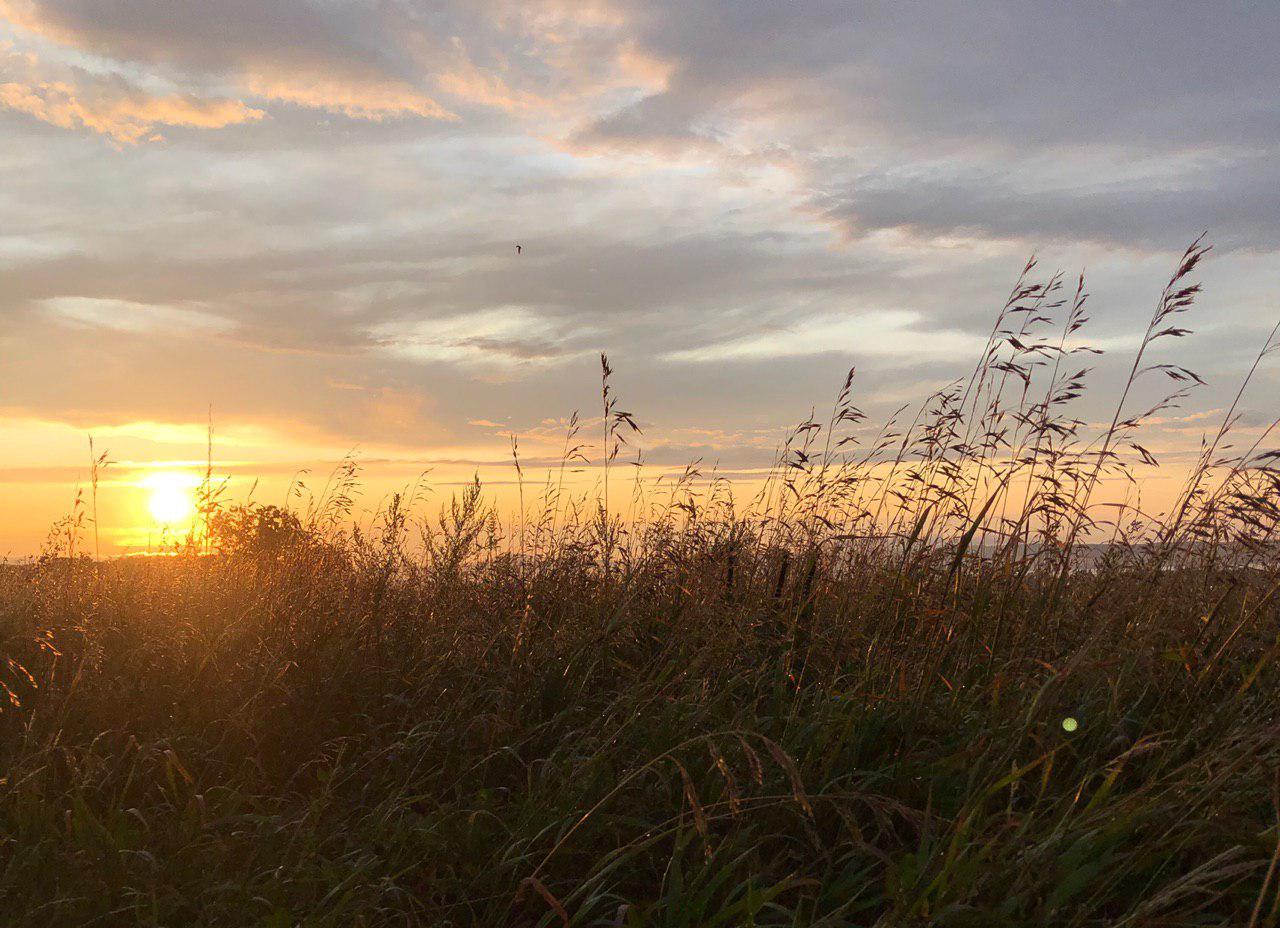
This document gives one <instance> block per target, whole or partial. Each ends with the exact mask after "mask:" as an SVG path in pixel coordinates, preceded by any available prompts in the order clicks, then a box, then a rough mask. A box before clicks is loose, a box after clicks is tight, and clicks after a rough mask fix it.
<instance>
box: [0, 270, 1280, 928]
mask: <svg viewBox="0 0 1280 928" xmlns="http://www.w3.org/2000/svg"><path fill="white" fill-rule="evenodd" d="M1202 255H1203V250H1202V249H1201V248H1200V247H1199V245H1196V246H1193V247H1192V248H1191V249H1189V250H1188V252H1187V254H1186V256H1184V259H1183V261H1182V262H1181V264H1180V266H1179V267H1178V269H1177V272H1176V274H1175V276H1174V278H1173V280H1172V282H1171V283H1170V285H1169V287H1168V288H1167V289H1166V290H1165V292H1164V294H1163V295H1162V296H1161V299H1160V301H1159V304H1158V306H1157V309H1156V311H1155V313H1154V315H1153V321H1152V323H1151V326H1150V328H1149V329H1148V331H1147V332H1146V335H1145V337H1144V339H1143V341H1142V347H1141V349H1140V351H1139V352H1138V357H1137V359H1136V360H1135V361H1134V363H1133V365H1132V374H1131V376H1130V378H1129V382H1128V385H1127V386H1126V387H1125V390H1124V396H1123V397H1120V398H1119V399H1118V402H1117V405H1116V407H1115V410H1114V416H1113V417H1112V416H1108V419H1109V421H1110V424H1109V426H1106V427H1105V428H1102V429H1090V428H1088V427H1087V426H1085V425H1084V424H1083V423H1082V422H1081V421H1079V420H1078V418H1077V417H1076V415H1075V414H1074V413H1073V412H1072V409H1073V408H1075V407H1076V405H1077V404H1078V402H1079V400H1080V398H1081V395H1082V394H1083V393H1084V391H1085V390H1086V389H1087V386H1086V384H1087V381H1088V377H1089V372H1088V371H1087V370H1086V369H1085V368H1084V366H1083V361H1084V360H1087V358H1088V357H1089V356H1090V352H1089V349H1087V348H1085V347H1083V346H1082V345H1081V344H1080V343H1079V338H1080V334H1079V333H1080V332H1081V330H1082V329H1083V328H1084V326H1085V324H1086V322H1087V315H1086V311H1085V305H1086V299H1085V294H1084V289H1083V282H1082V281H1081V282H1080V283H1079V285H1078V286H1077V287H1075V288H1073V289H1071V290H1068V291H1067V292H1066V294H1065V296H1064V295H1063V293H1062V292H1061V284H1060V281H1059V279H1058V278H1056V277H1054V278H1050V279H1049V280H1048V281H1046V282H1044V283H1034V282H1032V281H1031V280H1030V277H1031V275H1032V274H1033V273H1034V270H1035V268H1034V264H1029V265H1028V267H1027V268H1026V270H1025V271H1024V274H1023V277H1022V279H1021V280H1020V281H1019V283H1018V285H1017V286H1016V287H1015V289H1014V291H1013V293H1012V295H1011V297H1010V299H1009V301H1008V303H1007V305H1006V306H1005V307H1004V309H1003V310H1002V312H1001V313H1000V316H999V319H998V321H997V323H996V325H995V326H994V327H993V330H992V335H991V339H990V342H989V344H988V347H987V350H986V351H985V353H984V356H983V357H982V358H981V359H980V361H979V363H978V365H977V366H976V368H975V369H974V371H973V373H972V375H971V376H970V377H969V378H968V379H967V380H965V381H961V382H958V383H957V384H955V385H954V386H953V387H949V388H947V389H944V390H942V391H940V392H939V393H937V394H936V395H934V396H933V397H931V398H929V399H928V400H927V401H926V402H925V403H924V404H923V405H922V407H921V409H920V411H919V413H918V414H917V413H914V412H909V411H907V410H903V411H901V412H900V414H899V415H897V416H895V417H894V418H893V419H892V420H891V421H890V422H889V423H888V424H886V425H885V426H884V427H883V428H882V429H880V430H878V431H871V430H868V429H867V427H866V425H865V423H864V421H863V416H862V413H861V412H860V411H859V410H858V409H857V407H856V406H855V405H854V403H853V397H854V395H855V390H854V377H853V374H852V372H851V373H850V376H849V378H848V379H847V380H846V382H845V384H844V386H843V389H842V390H841V392H840V394H839V397H838V399H837V403H836V405H835V408H834V410H833V412H832V413H831V415H830V416H829V417H828V418H827V419H826V420H825V421H807V422H805V423H802V425H801V426H800V427H799V428H798V429H797V430H796V432H795V434H794V435H793V436H792V438H791V440H789V441H788V443H787V445H786V447H784V448H783V449H782V451H781V452H780V454H779V458H778V466H777V467H776V468H775V470H774V473H773V475H772V476H771V478H770V479H769V481H768V482H767V483H766V485H765V487H764V489H763V490H761V491H760V493H759V495H758V496H757V497H756V498H755V500H753V501H751V502H746V501H735V500H733V498H732V487H731V486H729V485H728V484H726V483H725V482H723V481H717V480H710V481H708V480H706V479H703V478H701V477H700V475H699V474H698V473H697V471H696V469H693V468H691V469H690V470H689V471H688V472H687V473H686V474H685V476H684V477H682V478H680V479H679V480H677V481H675V482H674V483H673V484H671V485H670V486H668V487H667V488H666V489H662V488H658V487H650V488H649V490H648V491H647V492H645V493H643V494H642V499H641V502H642V504H643V505H642V507H641V512H642V516H641V517H639V518H636V519H627V520H623V519H621V518H620V517H619V516H618V515H617V514H616V513H615V512H614V511H613V510H612V509H610V508H609V506H610V504H609V503H608V502H606V500H607V499H608V496H607V495H606V494H605V493H603V492H602V493H600V494H599V495H598V497H596V496H593V497H592V498H590V499H576V500H575V499H570V498H569V496H568V494H567V491H566V490H565V485H564V468H563V467H561V468H553V469H552V472H551V474H550V475H549V476H548V479H547V482H546V484H545V486H544V487H543V488H542V490H541V492H540V493H539V494H538V496H539V498H540V499H541V503H539V504H535V505H534V506H533V507H532V510H533V511H531V512H525V511H524V502H523V501H524V496H525V493H524V480H525V477H526V475H525V471H524V468H522V467H520V464H519V453H518V446H517V445H516V444H515V442H513V446H512V451H513V455H514V456H515V458H516V466H517V468H518V469H519V471H520V473H519V476H520V480H521V508H522V511H521V513H520V514H519V516H518V518H515V519H509V520H506V521H503V520H500V519H499V518H498V516H497V514H496V513H495V512H494V511H493V510H492V509H490V508H489V507H488V506H487V505H486V503H485V502H484V499H483V496H482V494H481V492H480V488H479V487H478V486H477V487H474V488H472V489H471V490H469V491H468V492H467V493H465V494H463V495H461V496H460V497H459V498H457V499H456V500H455V501H453V502H452V503H451V504H450V505H449V506H448V507H446V508H445V510H444V511H442V512H441V513H439V515H438V516H436V517H433V518H431V519H425V518H422V517H420V516H418V515H416V514H415V512H416V508H417V507H415V506H413V505H411V503H412V500H409V499H403V498H396V499H394V500H393V501H392V503H391V505H390V506H389V507H388V508H387V509H386V510H385V511H384V512H383V513H382V514H381V516H380V518H379V521H378V524H377V527H376V529H375V530H373V531H372V532H370V531H365V532H358V531H354V530H352V529H351V528H350V527H349V523H348V519H347V518H346V517H347V514H348V512H349V509H350V506H351V499H352V493H353V489H354V487H355V482H356V480H357V475H356V470H355V467H354V465H350V466H347V467H345V468H344V469H343V470H341V471H340V472H339V473H338V474H337V475H336V477H335V479H334V481H333V482H332V483H331V485H330V487H329V488H328V490H327V491H326V492H324V493H322V494H321V496H320V497H319V498H318V499H316V500H315V501H313V503H312V504H311V505H310V506H307V507H300V508H299V509H297V510H295V511H288V510H283V509H276V508H273V507H263V506H254V507H243V506H241V507H236V506H230V505H225V504H223V503H222V502H221V501H220V499H219V497H218V493H217V492H216V488H214V487H212V486H206V488H205V490H204V492H203V494H202V506H201V508H202V522H201V530H200V532H199V533H198V537H197V536H196V535H194V534H193V537H192V538H191V539H190V540H189V543H188V544H187V545H185V546H182V547H181V549H180V551H179V552H178V553H177V554H176V555H175V556H172V557H156V558H139V559H127V560H116V561H106V562H102V561H95V560H90V559H88V558H87V557H84V556H82V555H80V554H79V551H78V549H77V545H79V537H80V533H81V529H82V528H83V526H82V525H81V524H80V522H82V521H83V519H82V513H79V514H76V515H73V516H72V517H71V518H70V519H69V520H68V521H67V522H66V523H64V524H62V525H61V526H60V527H59V528H58V530H57V531H56V532H55V536H54V542H53V543H52V545H51V548H50V550H49V552H48V554H47V555H46V556H45V557H44V558H42V559H41V560H40V562H39V563H37V564H34V565H32V566H25V567H14V568H9V569H6V570H4V571H3V573H0V640H3V642H4V655H5V660H6V663H5V665H4V666H3V667H0V680H3V681H4V686H5V695H7V696H8V697H9V698H10V702H11V705H9V706H8V707H7V708H6V710H5V712H4V713H3V716H0V771H2V773H0V776H2V778H0V922H3V923H4V924H6V925H13V926H51V925H90V924H93V925H166V926H187V925H228V926H230V925H236V926H239V925H260V926H278V928H284V926H292V925H307V926H313V925H314V926H320V925H331V926H352V925H364V926H375V925H484V926H501V925H512V926H515V925H535V924H537V925H560V924H571V925H661V926H676V925H688V926H711V925H722V926H737V925H753V924H754V925H828V926H836V925H913V924H919V925H924V924H937V925H973V926H988V925H1054V926H1057V925H1133V926H1138V925H1147V926H1155V925H1275V924H1276V923H1277V904H1278V903H1277V898H1278V897H1277V894H1276V882H1277V877H1276V874H1275V869H1276V866H1275V865H1276V859H1277V816H1278V814H1280V795H1278V794H1277V788H1278V783H1280V781H1278V780H1277V770H1280V717H1278V712H1277V706H1278V703H1277V683H1278V682H1280V673H1278V672H1277V668H1276V657H1277V653H1278V651H1280V637H1278V635H1277V631H1278V625H1280V623H1278V622H1277V616H1278V615H1280V595H1278V590H1280V562H1278V559H1277V556H1276V555H1277V548H1276V545H1275V537H1274V535H1275V528H1276V524H1277V517H1278V516H1280V476H1278V475H1277V472H1276V469H1275V466H1274V462H1275V456H1274V455H1273V454H1271V453H1269V452H1267V451H1266V450H1265V441H1266V437H1267V434H1269V433H1268V432H1263V433H1262V434H1261V437H1257V441H1256V442H1253V443H1252V445H1251V446H1248V445H1244V444H1242V445H1240V446H1239V447H1238V448H1236V447H1233V445H1234V444H1235V442H1234V441H1233V439H1232V433H1233V427H1234V426H1235V418H1234V417H1235V416H1236V407H1234V406H1233V407H1232V408H1231V410H1230V411H1228V412H1227V413H1226V414H1225V419H1224V420H1223V422H1222V427H1221V429H1220V430H1218V432H1217V435H1216V437H1215V438H1213V439H1206V442H1205V444H1204V446H1203V448H1202V449H1201V452H1200V455H1199V457H1198V462H1197V463H1196V464H1195V465H1193V467H1192V468H1191V472H1190V475H1189V477H1188V479H1187V483H1186V486H1185V489H1184V492H1183V493H1182V494H1181V495H1180V496H1178V497H1177V499H1176V501H1175V504H1174V505H1173V507H1172V508H1170V509H1169V511H1168V512H1167V513H1165V514H1163V515H1162V516H1153V515H1151V514H1148V513H1144V512H1142V511H1141V510H1140V508H1139V507H1138V505H1137V502H1136V496H1132V497H1127V498H1126V499H1127V500H1128V502H1127V503H1126V504H1125V505H1124V506H1120V507H1117V506H1114V505H1110V503H1112V502H1114V500H1110V501H1108V500H1105V499H1104V500H1100V499H1099V494H1100V489H1099V488H1100V487H1101V486H1104V485H1106V486H1112V485H1114V484H1115V482H1116V478H1117V477H1123V476H1124V475H1125V474H1133V473H1134V468H1135V467H1142V466H1151V463H1150V462H1151V460H1153V459H1154V458H1153V455H1152V454H1151V452H1150V451H1148V450H1147V449H1146V448H1145V447H1144V446H1143V445H1141V444H1140V443H1139V438H1138V436H1139V433H1140V431H1141V428H1142V426H1143V423H1144V421H1145V420H1146V419H1148V418H1149V417H1150V416H1151V415H1154V414H1156V413H1158V412H1160V411H1162V410H1165V409H1167V408H1169V407H1170V406H1171V405H1174V404H1177V403H1178V402H1180V401H1181V399H1182V398H1183V396H1185V388H1186V387H1188V386H1193V385H1194V384H1195V383H1196V382H1198V380H1199V378H1198V377H1197V375H1196V374H1194V373H1193V372H1191V371H1190V370H1187V369H1185V368H1182V367H1175V366H1171V365H1164V364H1160V365H1154V366H1153V365H1152V362H1151V361H1150V360H1148V357H1147V356H1148V355H1149V354H1150V352H1151V351H1152V350H1153V349H1152V347H1151V346H1152V345H1153V343H1155V342H1157V341H1159V340H1161V339H1165V338H1173V337H1179V336H1180V335H1181V334H1184V332H1185V330H1183V329H1181V328H1180V327H1178V326H1176V325H1174V324H1173V323H1172V321H1171V320H1172V317H1173V316H1175V315H1178V314H1180V313H1182V312H1183V311H1184V310H1185V309H1187V308H1188V307H1189V306H1190V302H1191V300H1192V298H1193V297H1194V295H1195V292H1196V288H1195V285H1194V284H1191V283H1189V281H1188V278H1189V275H1191V274H1192V273H1193V271H1194V270H1195V267H1196V264H1197V263H1198V261H1199V260H1200V257H1201V256H1202ZM1271 348H1272V342H1270V341H1268V342H1267V343H1266V344H1265V345H1264V346H1263V348H1262V350H1261V352H1260V354H1259V357H1260V359H1261V358H1262V357H1264V356H1265V355H1266V354H1268V353H1269V352H1270V351H1271ZM603 373H604V382H603V387H604V389H603V391H602V402H603V408H602V420H601V423H600V425H601V429H602V438H603V441H604V442H605V444H604V449H603V451H601V450H600V449H598V448H597V449H595V450H596V455H595V456H596V458H597V459H599V458H600V457H601V456H602V457H603V458H604V461H605V462H606V463H607V461H608V460H611V459H613V458H614V457H615V455H616V454H617V449H618V448H619V447H620V442H621V440H622V439H623V438H624V437H627V436H631V435H635V434H636V433H637V432H638V428H636V424H635V421H634V420H633V419H632V417H631V414H629V413H625V412H622V411H621V410H619V409H618V408H617V405H616V403H617V400H616V394H615V392H614V391H613V389H612V386H611V384H610V382H609V378H610V374H611V373H612V372H611V370H610V368H609V365H608V362H607V361H605V362H604V363H603ZM1150 378H1166V379H1168V381H1169V383H1170V384H1171V386H1172V387H1173V389H1174V392H1173V393H1172V394H1170V395H1167V396H1163V397H1161V398H1158V399H1157V400H1156V401H1155V402H1153V403H1151V404H1150V410H1149V411H1148V412H1143V413H1135V412H1134V411H1133V410H1132V409H1131V408H1130V406H1131V405H1132V397H1133V395H1134V394H1135V391H1140V390H1141V389H1142V387H1143V381H1144V379H1150ZM1242 393H1243V387H1242ZM1238 401H1239V398H1237V402H1238ZM911 416H914V421H911V422H910V424H907V422H908V419H909V418H910V417H911ZM855 438H856V439H857V440H856V441H855V440H854V439H855ZM589 451H590V449H587V448H586V447H585V446H584V445H583V444H582V443H581V441H580V440H579V437H578V420H577V417H576V416H575V417H574V419H573V420H572V422H571V423H570V426H569V431H568V435H567V437H566V442H565V451H564V458H565V462H566V465H567V466H570V467H572V466H573V465H574V462H579V463H580V462H581V461H582V459H583V456H584V455H585V454H587V453H589ZM104 460H105V459H104ZM617 473H618V469H617V468H616V467H615V468H614V474H613V478H612V479H613V480H614V481H615V483H616V480H617ZM606 479H608V478H606ZM210 483H211V482H210ZM601 489H602V490H604V489H605V488H604V487H602V488H601ZM530 495H531V496H532V495H534V493H533V488H532V487H531V488H530ZM617 497H618V488H617V487H616V486H615V488H614V498H613V499H614V503H613V506H614V509H616V508H618V506H617ZM508 526H509V527H510V533H511V534H513V535H514V536H515V537H505V536H504V533H505V532H508Z"/></svg>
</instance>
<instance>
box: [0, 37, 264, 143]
mask: <svg viewBox="0 0 1280 928" xmlns="http://www.w3.org/2000/svg"><path fill="white" fill-rule="evenodd" d="M0 64H2V65H3V67H2V68H0V76H4V77H8V78H10V79H9V80H5V81H3V82H0V107H2V108H6V109H10V110H15V111H17V112H20V113H26V114H27V115H29V116H34V117H35V118H36V119H39V120H40V121H41V122H46V123H48V124H50V125H52V126H57V127H59V128H62V129H81V128H83V129H88V130H90V131H91V132H96V133H99V134H101V135H105V136H108V137H110V138H111V139H113V140H115V141H116V142H119V143H121V144H125V145H132V144H135V143H137V142H139V141H143V140H145V139H147V138H150V137H153V136H154V135H155V133H156V132H157V130H158V129H160V128H162V127H167V126H173V127H179V126H180V127H189V128H197V129H221V128H223V127H225V126H231V125H237V124H241V123H246V122H253V121H256V120H259V119H262V117H263V115H264V113H263V112H262V111H261V110H258V109H254V108H252V107H249V106H247V105H245V104H244V103H242V102H240V101H239V100H231V99H226V98H214V99H201V98H199V97H196V96H194V95H191V94H154V93H150V92H148V91H145V90H143V89H141V88H139V87H137V86H135V85H133V84H131V83H130V82H129V81H127V80H125V79H124V78H123V77H120V76H119V75H116V74H107V75H99V74H92V73H90V72H88V71H85V70H83V69H81V68H62V69H53V70H54V71H55V73H56V74H57V76H56V77H52V78H51V79H44V78H43V76H42V74H41V72H42V70H43V69H42V68H41V67H40V64H39V61H38V59H37V58H36V57H35V56H34V55H19V54H13V53H10V54H8V55H6V56H5V57H4V59H3V60H2V61H0Z"/></svg>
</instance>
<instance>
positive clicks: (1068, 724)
mask: <svg viewBox="0 0 1280 928" xmlns="http://www.w3.org/2000/svg"><path fill="white" fill-rule="evenodd" d="M1079 727H1080V723H1079V722H1077V721H1076V720H1075V719H1073V718H1072V717H1071V716H1069V715H1068V716H1067V717H1066V718H1065V719H1063V720H1062V730H1063V731H1075V730H1076V729H1077V728H1079Z"/></svg>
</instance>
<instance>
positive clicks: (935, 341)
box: [666, 310, 983, 363]
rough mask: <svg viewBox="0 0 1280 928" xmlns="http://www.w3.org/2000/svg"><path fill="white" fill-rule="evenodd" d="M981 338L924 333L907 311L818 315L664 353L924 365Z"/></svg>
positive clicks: (705, 358)
mask: <svg viewBox="0 0 1280 928" xmlns="http://www.w3.org/2000/svg"><path fill="white" fill-rule="evenodd" d="M982 346H983V339H982V337H981V336H979V335H976V334H968V333H965V332H960V331H956V330H948V329H937V328H928V327H926V326H925V324H924V319H923V317H922V316H921V314H920V313H917V312H910V311H906V310H885V311H881V312H868V313H858V314H856V315H845V314H841V315H835V314H831V315H817V316H811V317H809V318H806V319H802V320H797V321H796V322H795V323H793V324H789V325H777V324H775V325H770V326H768V327H765V328H762V329H761V330H760V331H757V332H754V333H752V334H748V335H743V336H740V337H738V338H734V339H730V340H726V341H722V342H713V343H711V344H708V345H702V346H699V347H696V348H682V349H680V350H677V351H671V352H668V353H667V355H666V360H668V361H677V362H692V363H701V362H714V361H750V360H760V359H765V358H789V357H798V356H804V355H817V354H827V353H838V354H842V355H847V356H850V357H853V358H858V357H868V358H877V359H883V358H888V359H896V360H906V361H911V360H916V361H926V360H933V359H937V358H945V357H956V356H966V355H973V354H975V353H977V352H980V351H981V350H982Z"/></svg>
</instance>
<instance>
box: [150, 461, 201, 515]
mask: <svg viewBox="0 0 1280 928" xmlns="http://www.w3.org/2000/svg"><path fill="white" fill-rule="evenodd" d="M194 483H195V481H194V478H193V477H192V476H191V475H190V474H184V473H181V472H178V471H165V472H162V473H158V474H152V475H151V476H149V477H147V479H146V480H145V481H143V484H142V485H143V486H144V487H146V488H147V511H148V512H150V513H151V518H152V519H154V520H155V521H156V523H157V524H158V525H166V526H167V525H174V524H177V523H179V522H184V521H186V520H187V519H189V518H190V517H191V516H192V514H193V513H195V511H196V503H195V495H194V493H193V491H192V487H193V486H194Z"/></svg>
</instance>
